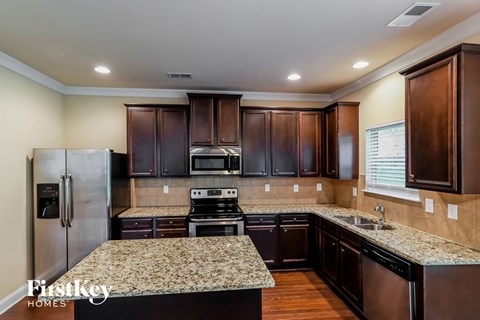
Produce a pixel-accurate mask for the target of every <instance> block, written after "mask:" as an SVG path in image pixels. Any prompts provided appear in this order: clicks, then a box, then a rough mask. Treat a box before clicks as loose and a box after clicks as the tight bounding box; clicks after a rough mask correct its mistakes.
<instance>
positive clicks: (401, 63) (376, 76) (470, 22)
mask: <svg viewBox="0 0 480 320" xmlns="http://www.w3.org/2000/svg"><path fill="white" fill-rule="evenodd" d="M478 32H480V12H479V13H477V14H475V15H473V16H471V17H470V18H468V19H465V20H463V21H462V22H460V23H458V24H456V25H455V26H453V27H451V28H450V29H448V30H446V31H444V32H442V33H440V34H438V35H437V36H435V37H433V38H432V39H430V40H428V41H427V42H425V43H423V44H421V45H419V46H417V47H416V48H414V49H412V50H410V51H409V52H407V53H405V54H403V55H401V56H400V57H398V58H396V59H394V60H392V61H391V62H388V63H386V64H384V65H383V66H381V67H380V68H378V69H376V70H375V71H372V72H370V73H369V74H367V75H365V76H363V77H361V78H359V79H357V80H355V81H353V82H351V83H350V84H348V85H346V86H345V87H343V88H340V89H338V90H336V91H334V92H333V93H332V94H331V97H332V99H333V100H334V101H335V100H339V99H342V98H343V97H345V96H347V95H349V94H350V93H353V92H355V91H357V90H359V89H362V88H364V87H366V86H368V85H370V84H372V83H374V82H376V81H378V80H380V79H383V78H385V77H387V76H389V75H391V74H393V73H396V72H399V71H400V70H402V69H405V68H406V67H408V66H411V65H413V64H415V63H417V62H419V61H421V60H424V59H426V58H428V57H431V56H433V55H434V54H436V53H438V52H441V51H443V50H445V49H447V48H450V47H452V46H454V45H456V44H459V43H461V42H462V40H464V39H465V38H468V37H469V36H472V35H474V34H475V33H478Z"/></svg>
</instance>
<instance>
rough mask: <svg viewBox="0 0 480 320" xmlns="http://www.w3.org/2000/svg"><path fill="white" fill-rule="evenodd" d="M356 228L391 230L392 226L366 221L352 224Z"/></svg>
mask: <svg viewBox="0 0 480 320" xmlns="http://www.w3.org/2000/svg"><path fill="white" fill-rule="evenodd" d="M354 226H355V227H357V228H360V229H364V230H375V231H377V230H393V229H394V228H392V227H390V226H386V225H384V224H378V223H368V224H355V225H354Z"/></svg>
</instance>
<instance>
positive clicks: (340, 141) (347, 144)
mask: <svg viewBox="0 0 480 320" xmlns="http://www.w3.org/2000/svg"><path fill="white" fill-rule="evenodd" d="M358 106H359V103H358V102H336V103H334V104H332V105H330V106H328V107H326V108H325V109H324V119H323V124H322V132H323V146H322V154H323V161H322V176H324V177H327V178H334V179H344V180H350V179H357V178H358Z"/></svg>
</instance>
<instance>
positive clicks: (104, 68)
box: [95, 66, 110, 74]
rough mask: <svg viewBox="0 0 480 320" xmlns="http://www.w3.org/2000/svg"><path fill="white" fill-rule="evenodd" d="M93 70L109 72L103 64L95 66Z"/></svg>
mask: <svg viewBox="0 0 480 320" xmlns="http://www.w3.org/2000/svg"><path fill="white" fill-rule="evenodd" d="M95 71H97V72H98V73H105V74H106V73H110V69H108V68H107V67H104V66H98V67H95Z"/></svg>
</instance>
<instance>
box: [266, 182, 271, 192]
mask: <svg viewBox="0 0 480 320" xmlns="http://www.w3.org/2000/svg"><path fill="white" fill-rule="evenodd" d="M265 192H270V184H269V183H265Z"/></svg>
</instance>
